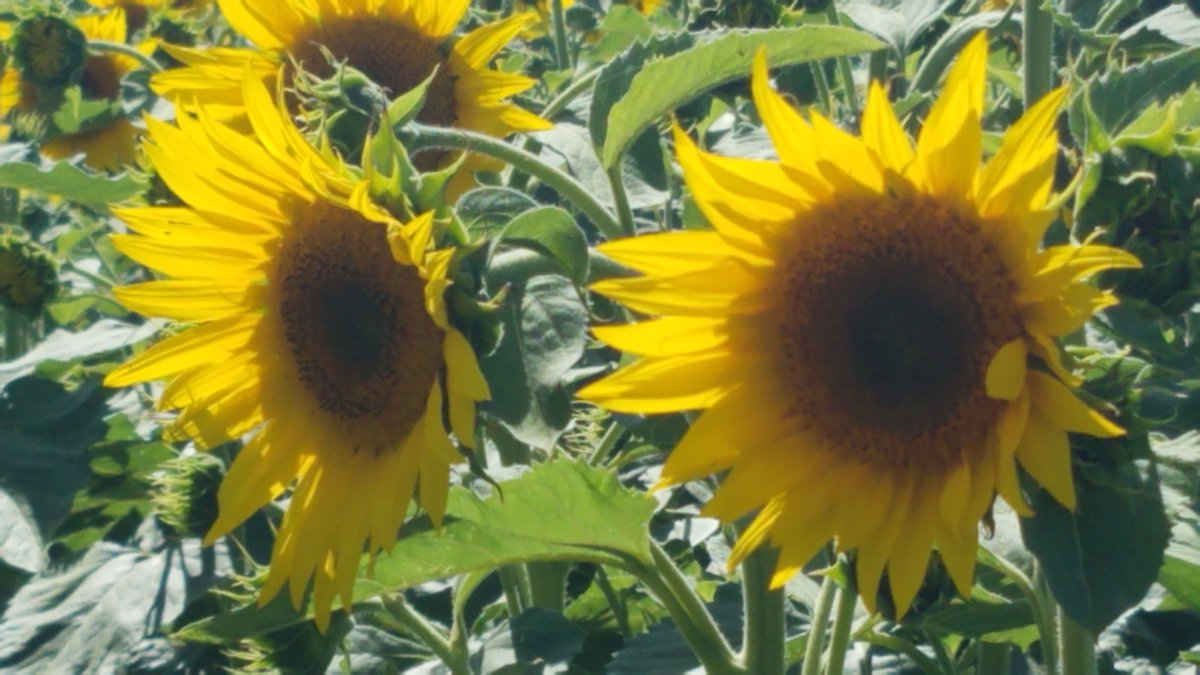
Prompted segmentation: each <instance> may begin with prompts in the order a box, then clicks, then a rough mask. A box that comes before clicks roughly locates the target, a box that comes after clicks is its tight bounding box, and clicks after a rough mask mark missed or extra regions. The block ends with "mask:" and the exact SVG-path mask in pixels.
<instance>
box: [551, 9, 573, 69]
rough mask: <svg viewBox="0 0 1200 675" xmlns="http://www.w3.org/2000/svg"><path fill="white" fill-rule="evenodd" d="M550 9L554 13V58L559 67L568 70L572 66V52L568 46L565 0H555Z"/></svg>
mask: <svg viewBox="0 0 1200 675" xmlns="http://www.w3.org/2000/svg"><path fill="white" fill-rule="evenodd" d="M550 11H551V13H552V14H553V15H554V16H553V22H554V58H555V60H556V61H558V67H559V68H560V69H562V70H566V69H567V68H570V67H571V52H570V50H569V49H568V47H567V17H566V15H565V14H564V13H563V0H553V1H552V2H551V3H550Z"/></svg>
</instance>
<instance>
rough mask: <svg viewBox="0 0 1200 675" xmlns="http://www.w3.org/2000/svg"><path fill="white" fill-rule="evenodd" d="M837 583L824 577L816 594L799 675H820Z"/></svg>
mask: <svg viewBox="0 0 1200 675" xmlns="http://www.w3.org/2000/svg"><path fill="white" fill-rule="evenodd" d="M837 589H838V588H837V582H836V581H834V580H833V577H830V576H826V577H825V580H824V581H822V582H821V592H820V593H818V594H817V605H816V607H813V615H812V623H811V624H809V629H808V644H806V645H805V646H804V666H803V668H802V669H801V670H800V673H801V675H821V654H822V653H824V651H825V632H826V630H828V628H829V614H830V612H831V611H832V610H833V600H834V598H835V597H836V596H837Z"/></svg>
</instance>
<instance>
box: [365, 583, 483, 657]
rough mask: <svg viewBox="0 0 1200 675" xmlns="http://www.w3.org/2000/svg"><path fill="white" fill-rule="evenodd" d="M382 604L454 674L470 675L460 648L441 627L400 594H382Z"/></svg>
mask: <svg viewBox="0 0 1200 675" xmlns="http://www.w3.org/2000/svg"><path fill="white" fill-rule="evenodd" d="M384 604H385V606H386V607H387V609H388V611H389V612H390V613H391V615H392V616H393V617H395V619H396V620H397V621H399V622H400V624H401V625H403V626H404V627H405V628H407V629H408V630H409V631H411V632H412V634H413V635H414V636H415V637H416V638H417V639H418V640H420V641H421V643H422V644H424V645H425V646H426V647H429V649H430V650H431V651H432V652H433V653H434V654H436V655H437V657H438V659H440V660H441V662H442V663H444V664H445V665H446V667H447V668H449V669H450V672H451V673H453V674H454V675H471V666H470V664H469V663H468V662H467V659H466V658H465V656H464V655H463V654H462V653H461V650H456V649H454V647H453V646H451V644H450V640H449V639H447V637H446V636H445V635H444V634H443V633H442V631H441V629H439V628H438V627H437V626H434V625H433V624H431V623H429V620H428V619H426V618H425V617H423V616H421V614H420V613H419V612H417V611H416V610H415V609H413V608H412V607H410V606H409V604H408V603H407V602H405V601H404V598H403V597H401V596H391V597H389V596H384Z"/></svg>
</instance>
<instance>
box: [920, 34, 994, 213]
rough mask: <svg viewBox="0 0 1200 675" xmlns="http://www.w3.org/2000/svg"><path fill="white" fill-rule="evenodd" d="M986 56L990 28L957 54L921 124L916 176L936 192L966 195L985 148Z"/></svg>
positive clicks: (925, 185) (923, 185)
mask: <svg viewBox="0 0 1200 675" xmlns="http://www.w3.org/2000/svg"><path fill="white" fill-rule="evenodd" d="M987 56H988V42H987V33H986V32H983V31H981V32H980V33H979V34H978V35H976V36H975V37H974V38H972V39H971V41H970V42H969V43H967V46H966V47H964V48H963V50H962V52H961V53H960V54H959V55H958V59H957V61H956V62H955V63H954V65H953V66H952V67H951V68H950V74H949V75H948V76H947V78H946V86H945V87H944V88H943V89H942V92H941V94H940V95H939V96H938V100H937V102H936V103H934V104H933V108H932V109H931V110H930V111H929V116H928V117H927V118H926V119H925V124H924V125H923V126H922V128H921V135H920V138H919V139H918V140H917V156H916V161H915V162H914V163H913V172H912V178H913V179H914V181H915V182H916V183H917V184H918V185H920V186H922V187H924V188H925V189H926V190H928V191H929V192H932V193H933V194H938V195H944V196H953V197H966V196H967V194H968V193H969V191H970V190H971V189H972V187H973V186H974V182H975V174H976V173H977V171H978V170H979V162H980V159H981V155H982V151H983V150H982V148H983V131H982V128H981V127H980V119H981V117H982V115H983V103H984V100H983V99H984V83H985V78H986V76H987Z"/></svg>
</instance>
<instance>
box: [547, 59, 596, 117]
mask: <svg viewBox="0 0 1200 675" xmlns="http://www.w3.org/2000/svg"><path fill="white" fill-rule="evenodd" d="M601 70H602V69H601V68H596V69H595V70H590V71H588V72H587V73H586V74H584V75H581V76H579V77H578V78H576V79H575V81H574V82H572V83H571V84H568V85H567V86H566V87H565V88H564V89H563V90H562V91H560V92H559V93H558V96H555V97H554V98H553V99H551V100H550V102H549V103H547V104H546V107H545V108H542V117H544V118H546V119H548V120H552V119H554V118H555V117H557V116H558V113H560V112H562V111H563V109H564V108H566V107H567V106H568V105H570V104H571V101H574V100H575V98H576V97H578V96H579V95H580V94H582V93H583V92H585V91H587V90H588V89H591V87H592V85H593V84H595V83H596V80H597V78H599V77H600V71H601Z"/></svg>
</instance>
